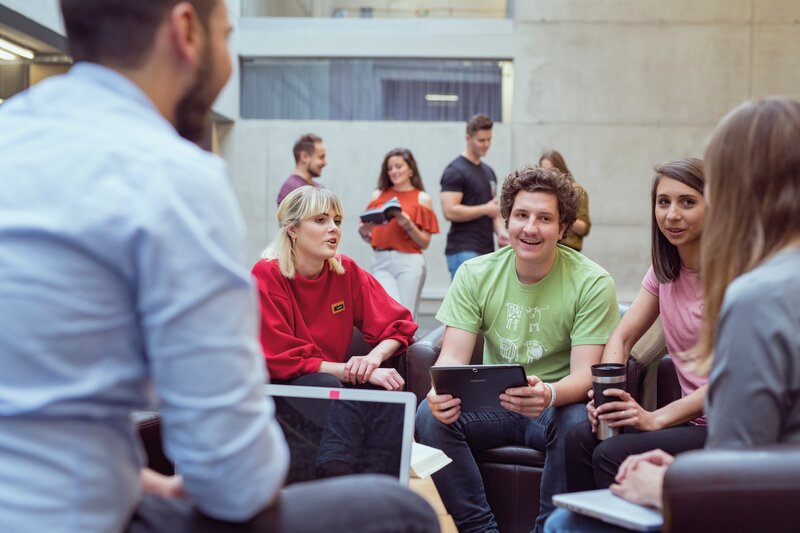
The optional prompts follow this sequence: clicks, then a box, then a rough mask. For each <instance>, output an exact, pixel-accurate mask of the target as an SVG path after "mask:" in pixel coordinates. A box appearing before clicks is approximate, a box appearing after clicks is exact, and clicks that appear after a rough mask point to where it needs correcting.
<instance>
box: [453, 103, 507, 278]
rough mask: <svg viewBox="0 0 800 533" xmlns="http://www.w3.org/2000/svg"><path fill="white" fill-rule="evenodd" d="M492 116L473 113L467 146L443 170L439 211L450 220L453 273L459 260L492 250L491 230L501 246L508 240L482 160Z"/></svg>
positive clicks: (490, 175)
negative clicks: (495, 234)
mask: <svg viewBox="0 0 800 533" xmlns="http://www.w3.org/2000/svg"><path fill="white" fill-rule="evenodd" d="M493 125H494V123H493V122H492V119H490V118H489V117H487V116H486V115H475V116H474V117H472V118H471V119H469V122H467V136H466V140H467V146H466V148H465V149H464V152H463V153H462V154H461V155H460V156H458V157H457V158H455V159H454V160H453V161H452V162H451V163H450V164H449V165H447V168H445V169H444V173H443V174H442V181H441V185H442V193H441V202H442V213H444V218H446V219H447V220H449V221H450V222H451V224H450V231H449V232H448V233H447V247H446V248H445V251H444V253H445V255H446V256H447V269H448V270H449V271H450V277H451V278H453V277H455V275H456V270H458V267H459V266H461V263H463V262H464V261H466V260H468V259H472V258H473V257H477V256H479V255H483V254H488V253H491V252H492V251H494V236H493V232H494V233H497V240H498V243H499V244H500V246H505V245H506V244H508V231H506V228H505V226H504V225H503V220H502V219H501V218H500V211H499V209H500V207H499V204H498V203H497V198H496V197H495V196H496V192H497V190H498V189H497V177H496V176H495V174H494V170H492V167H490V166H489V165H487V164H486V163H484V162H482V161H481V158H483V157H485V156H486V153H487V152H488V151H489V147H490V146H491V145H492V126H493Z"/></svg>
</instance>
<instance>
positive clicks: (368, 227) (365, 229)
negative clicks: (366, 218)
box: [358, 222, 375, 242]
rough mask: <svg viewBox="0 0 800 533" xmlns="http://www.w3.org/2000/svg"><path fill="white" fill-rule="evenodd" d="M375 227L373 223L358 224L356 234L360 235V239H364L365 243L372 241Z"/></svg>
mask: <svg viewBox="0 0 800 533" xmlns="http://www.w3.org/2000/svg"><path fill="white" fill-rule="evenodd" d="M374 227H375V223H374V222H360V223H359V224H358V234H359V235H361V238H362V239H364V240H365V241H366V242H371V241H372V230H373V228H374Z"/></svg>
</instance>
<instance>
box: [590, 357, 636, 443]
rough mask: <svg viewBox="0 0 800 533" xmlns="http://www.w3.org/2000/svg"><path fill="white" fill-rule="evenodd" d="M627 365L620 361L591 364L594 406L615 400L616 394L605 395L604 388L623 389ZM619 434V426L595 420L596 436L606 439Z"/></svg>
mask: <svg viewBox="0 0 800 533" xmlns="http://www.w3.org/2000/svg"><path fill="white" fill-rule="evenodd" d="M626 370H627V365H625V364H622V363H599V364H596V365H592V390H593V391H594V407H595V409H596V408H598V407H600V406H601V405H603V404H604V403H606V402H614V401H617V397H616V396H606V395H605V394H603V391H605V390H606V389H622V390H625V374H626ZM618 434H619V428H612V427H609V426H608V421H606V420H598V421H597V438H598V439H599V440H606V439H607V438H609V437H613V436H614V435H618Z"/></svg>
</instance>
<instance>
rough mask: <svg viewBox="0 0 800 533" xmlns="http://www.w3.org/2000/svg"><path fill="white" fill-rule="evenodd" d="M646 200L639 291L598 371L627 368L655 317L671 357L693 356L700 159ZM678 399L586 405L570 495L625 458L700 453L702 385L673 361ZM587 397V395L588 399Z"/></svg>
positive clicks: (664, 179)
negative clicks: (607, 433) (646, 250)
mask: <svg viewBox="0 0 800 533" xmlns="http://www.w3.org/2000/svg"><path fill="white" fill-rule="evenodd" d="M655 171H656V176H655V178H654V179H653V186H652V191H651V197H652V247H651V250H652V261H653V264H652V266H651V267H650V269H649V270H648V271H647V275H645V278H644V281H643V282H642V288H641V289H640V290H639V294H637V295H636V298H635V299H634V301H633V303H632V304H631V307H630V309H629V310H628V311H627V312H626V313H625V315H624V316H623V317H622V320H621V321H620V323H619V324H618V325H617V327H616V328H615V329H614V331H613V333H612V334H611V336H610V337H609V339H608V342H607V343H606V347H605V350H604V351H603V362H604V363H625V362H626V361H627V359H628V355H629V354H630V353H631V349H632V348H633V345H634V344H636V342H637V341H638V340H639V339H640V338H641V337H642V335H644V333H645V332H646V331H647V330H648V329H649V328H650V326H652V325H653V323H654V322H655V321H656V319H657V318H658V317H659V316H661V323H662V326H663V328H664V337H665V339H666V342H667V348H668V350H669V353H671V354H673V355H674V354H679V353H682V352H685V351H686V350H688V349H690V348H692V347H693V346H694V345H695V344H696V343H697V339H698V338H699V336H700V329H701V324H702V303H703V293H702V286H701V284H700V281H699V279H698V270H699V267H700V235H701V234H702V232H703V220H704V218H705V210H706V204H705V199H704V198H703V187H704V185H705V178H704V175H703V162H702V161H700V160H699V159H693V158H692V159H676V160H674V161H671V162H669V163H666V164H664V165H659V166H657V167H656V169H655ZM673 361H674V363H675V368H676V370H677V373H678V380H679V382H680V385H681V392H682V395H681V398H680V399H679V400H676V401H674V402H672V403H670V404H668V405H666V406H664V407H662V408H660V409H656V410H654V411H647V410H646V409H644V408H643V407H642V406H641V405H639V404H638V403H637V401H636V400H635V399H633V397H631V395H630V394H628V393H627V392H625V391H622V390H619V389H611V390H609V391H606V395H607V396H617V397H618V399H616V400H615V401H613V402H608V403H606V404H604V405H602V406H601V407H599V408H597V409H595V407H594V401H590V402H589V404H588V405H587V410H588V412H589V421H588V422H586V423H584V424H579V425H577V426H575V427H574V428H573V429H572V431H571V432H570V435H569V436H568V437H567V439H566V442H567V445H566V455H567V461H566V463H567V486H568V489H569V490H570V491H579V490H592V489H604V488H608V487H609V486H610V485H611V484H612V483H613V482H614V476H616V474H617V469H618V467H619V465H620V464H621V463H622V461H624V460H625V458H626V457H627V456H629V455H631V454H636V453H642V452H645V451H649V450H652V449H655V448H660V449H662V450H665V451H667V452H669V453H671V454H676V453H680V452H683V451H686V450H692V449H696V448H702V447H703V443H704V442H705V438H706V423H705V418H704V417H703V401H704V399H705V393H706V388H707V386H706V381H707V380H706V378H705V377H702V376H699V375H697V374H695V373H693V372H692V371H690V370H689V369H687V368H686V366H685V363H684V362H683V361H682V360H681V359H680V358H678V357H673ZM590 396H591V391H590ZM598 417H599V418H601V419H604V420H607V421H609V425H610V426H612V427H617V428H629V429H627V430H626V431H625V432H624V433H621V434H619V435H617V436H615V437H612V438H609V439H606V440H605V441H602V442H601V441H599V440H597V438H596V437H595V431H596V424H597V418H598Z"/></svg>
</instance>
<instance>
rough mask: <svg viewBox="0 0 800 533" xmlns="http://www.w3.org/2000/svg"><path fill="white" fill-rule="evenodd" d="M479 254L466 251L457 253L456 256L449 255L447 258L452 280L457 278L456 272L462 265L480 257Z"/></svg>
mask: <svg viewBox="0 0 800 533" xmlns="http://www.w3.org/2000/svg"><path fill="white" fill-rule="evenodd" d="M479 255H481V254H479V253H478V252H472V251H469V250H468V251H466V252H456V253H454V254H447V255H445V257H446V258H447V270H449V271H450V279H453V278H455V277H456V270H458V267H460V266H461V263H463V262H464V261H467V260H469V259H472V258H473V257H478V256H479Z"/></svg>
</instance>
